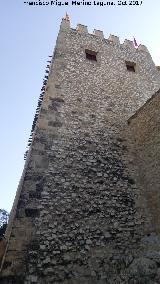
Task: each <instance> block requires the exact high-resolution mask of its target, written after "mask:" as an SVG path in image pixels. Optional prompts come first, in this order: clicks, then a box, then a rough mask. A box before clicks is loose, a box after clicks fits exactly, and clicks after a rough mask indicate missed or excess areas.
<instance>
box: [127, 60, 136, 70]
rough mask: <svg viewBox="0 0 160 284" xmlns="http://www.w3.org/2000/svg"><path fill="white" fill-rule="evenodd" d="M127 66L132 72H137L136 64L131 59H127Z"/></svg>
mask: <svg viewBox="0 0 160 284" xmlns="http://www.w3.org/2000/svg"><path fill="white" fill-rule="evenodd" d="M126 67H127V70H128V71H130V72H135V71H136V70H135V67H136V64H135V63H134V62H129V61H126Z"/></svg>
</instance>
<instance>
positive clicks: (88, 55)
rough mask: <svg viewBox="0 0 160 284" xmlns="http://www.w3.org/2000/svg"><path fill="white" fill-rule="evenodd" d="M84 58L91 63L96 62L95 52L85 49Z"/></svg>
mask: <svg viewBox="0 0 160 284" xmlns="http://www.w3.org/2000/svg"><path fill="white" fill-rule="evenodd" d="M85 53H86V58H87V59H89V60H92V61H97V52H95V51H92V50H88V49H85Z"/></svg>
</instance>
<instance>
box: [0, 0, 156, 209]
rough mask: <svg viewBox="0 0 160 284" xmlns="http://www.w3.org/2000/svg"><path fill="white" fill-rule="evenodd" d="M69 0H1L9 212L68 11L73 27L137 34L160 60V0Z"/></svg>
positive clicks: (2, 190)
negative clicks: (50, 1)
mask: <svg viewBox="0 0 160 284" xmlns="http://www.w3.org/2000/svg"><path fill="white" fill-rule="evenodd" d="M37 1H39V0H37ZM68 1H69V2H70V5H69V6H68V7H66V6H61V7H60V6H51V5H48V6H29V5H26V4H24V1H23V0H4V1H3V0H1V1H0V33H1V45H0V49H1V52H0V57H1V59H0V62H1V69H0V72H1V76H0V78H1V93H0V98H1V111H0V121H1V139H0V157H1V163H0V173H1V186H0V208H5V209H6V210H8V211H10V209H11V207H12V203H13V199H14V196H15V193H16V189H17V186H18V182H19V179H20V176H21V173H22V170H23V166H24V160H23V155H24V152H25V149H26V145H27V141H28V138H29V135H30V130H31V126H32V121H33V117H34V114H35V109H36V106H37V101H38V97H39V94H40V89H41V87H42V81H43V77H44V73H45V66H46V60H47V59H48V55H52V52H53V49H54V45H55V41H56V37H57V33H58V30H59V25H60V22H61V19H62V17H63V16H64V14H65V12H66V11H67V12H68V14H69V15H70V17H71V26H72V27H73V28H75V27H76V25H77V24H78V23H81V24H84V25H87V26H88V30H89V32H90V33H92V31H93V30H94V28H96V29H100V30H103V32H104V35H105V38H108V37H109V34H110V33H111V34H114V35H117V36H119V37H120V40H121V42H123V41H124V39H130V40H132V39H133V36H135V38H136V40H137V42H138V43H141V44H144V45H146V46H147V47H148V49H149V51H150V53H151V55H152V58H153V60H154V62H155V63H156V65H160V32H159V29H160V16H159V13H160V0H152V1H151V0H143V1H142V5H139V6H131V5H130V6H129V5H127V6H117V5H115V6H110V7H109V6H104V7H99V6H97V5H95V6H94V5H92V6H78V7H77V6H72V5H71V0H68ZM81 1H82V0H81ZM92 2H93V1H92ZM96 2H98V1H96ZM115 2H116V3H117V2H118V1H117V0H115ZM127 2H129V1H128V0H127ZM133 2H134V1H133ZM139 2H140V1H139Z"/></svg>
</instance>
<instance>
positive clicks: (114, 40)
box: [61, 18, 149, 53]
mask: <svg viewBox="0 0 160 284" xmlns="http://www.w3.org/2000/svg"><path fill="white" fill-rule="evenodd" d="M61 30H63V31H67V30H74V31H76V32H78V33H81V34H88V35H92V36H93V35H94V36H96V37H100V38H101V39H104V40H107V42H108V43H109V44H111V45H117V46H120V47H122V48H127V49H130V50H132V51H136V52H137V51H141V52H148V53H149V51H148V49H147V47H146V46H145V45H142V44H140V45H139V46H138V47H135V46H134V42H133V41H132V40H128V39H125V40H124V42H122V43H121V42H120V39H119V37H118V36H116V35H111V34H110V35H109V37H108V38H105V37H104V34H103V31H101V30H97V29H94V30H93V33H89V32H88V27H87V26H85V25H82V24H77V27H76V29H73V28H72V27H71V26H70V20H69V18H67V19H65V18H63V19H62V22H61Z"/></svg>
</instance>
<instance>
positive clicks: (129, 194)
mask: <svg viewBox="0 0 160 284" xmlns="http://www.w3.org/2000/svg"><path fill="white" fill-rule="evenodd" d="M85 49H87V50H91V51H94V52H97V61H93V60H89V59H86V57H85ZM126 61H127V62H131V63H135V64H136V67H135V72H131V71H128V70H127V68H126ZM159 79H160V75H159V72H158V70H157V68H156V67H155V65H154V63H153V61H152V58H151V56H150V54H149V53H148V51H147V49H146V48H145V47H144V46H140V47H139V49H135V48H133V44H132V43H131V42H130V41H125V42H124V44H122V45H121V44H120V43H119V40H118V38H117V37H115V36H110V37H109V39H104V38H103V33H102V32H100V31H96V30H95V31H94V34H93V35H92V34H89V33H88V32H87V29H86V27H85V26H82V25H78V28H77V30H75V29H71V28H70V26H69V21H66V20H63V21H62V24H61V29H60V33H59V35H58V39H57V43H56V48H55V51H54V54H53V58H52V64H51V69H50V73H49V79H48V82H47V86H46V90H45V95H44V99H43V104H42V107H41V111H40V115H39V118H38V122H37V126H36V129H35V134H34V137H33V142H32V145H31V148H30V152H29V155H28V157H27V162H26V166H25V171H24V174H23V178H22V181H21V183H20V187H19V190H18V195H17V197H16V199H15V200H16V201H15V205H14V208H15V209H14V211H13V214H12V217H11V219H10V220H11V221H10V226H9V231H10V233H8V246H7V250H6V255H5V258H4V260H3V268H2V274H1V275H2V276H1V283H3V284H4V283H17V284H18V283H26V284H27V283H28V284H29V283H39V284H41V283H46V284H47V283H66V284H72V283H73V284H75V283H77V284H79V283H83V284H85V283H86V284H87V283H101V284H103V283H137V284H138V283H155V282H151V281H152V280H153V279H156V278H157V277H158V276H157V275H158V274H157V271H158V270H157V269H158V268H157V264H156V262H154V261H153V260H152V259H150V258H147V256H146V255H145V253H144V252H145V251H148V243H147V242H148V238H147V237H146V238H145V236H146V234H147V232H150V228H151V227H152V221H151V214H150V213H148V211H147V207H146V203H145V196H144V195H143V193H142V192H141V187H140V186H139V184H138V182H137V180H136V174H135V172H136V169H135V168H133V172H132V170H131V169H130V161H129V160H130V159H131V156H132V154H131V153H132V151H131V150H129V151H128V149H127V147H128V148H129V149H132V148H133V147H131V146H130V145H132V143H131V142H130V141H131V140H129V139H128V138H129V137H132V135H129V134H128V133H129V130H128V129H127V132H126V130H125V129H126V126H127V119H128V118H129V117H130V116H131V115H132V114H133V113H134V112H135V111H136V110H137V109H138V108H139V107H140V106H142V105H143V104H144V102H145V101H146V100H147V99H148V98H149V97H151V95H152V94H153V92H154V91H156V90H157V89H158V88H159V87H160V82H159ZM142 201H143V202H142ZM149 240H150V237H149ZM151 240H153V241H154V242H155V240H157V242H158V241H159V240H158V237H157V236H155V235H153V236H151ZM155 247H157V245H156V244H155ZM158 261H159V258H158ZM139 267H140V268H141V267H142V269H140V268H139ZM139 269H140V272H139ZM137 271H138V272H137ZM138 273H139V274H138ZM137 275H138V276H137ZM136 277H138V278H136ZM157 279H158V278H157ZM138 281H139V282H138ZM149 281H150V282H149ZM156 281H158V280H156Z"/></svg>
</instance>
